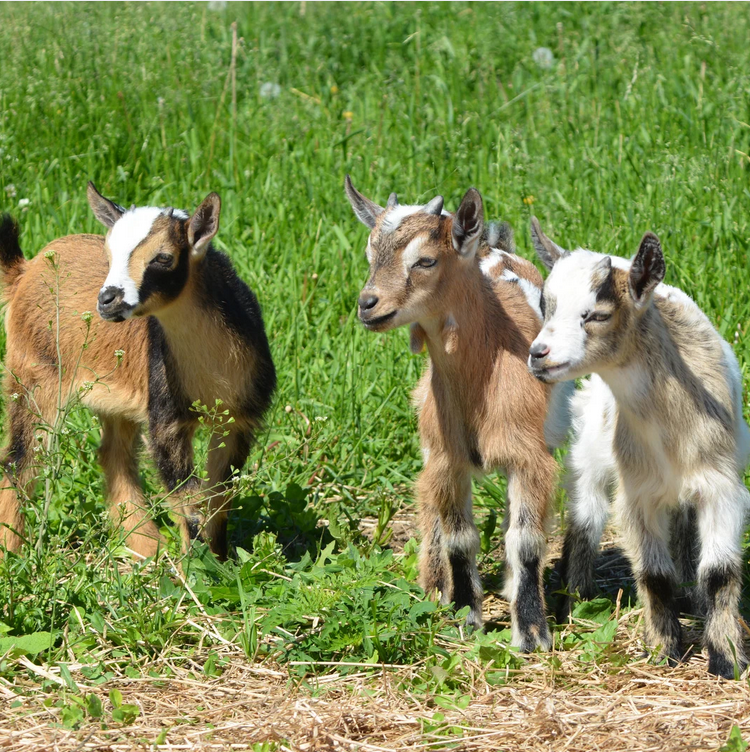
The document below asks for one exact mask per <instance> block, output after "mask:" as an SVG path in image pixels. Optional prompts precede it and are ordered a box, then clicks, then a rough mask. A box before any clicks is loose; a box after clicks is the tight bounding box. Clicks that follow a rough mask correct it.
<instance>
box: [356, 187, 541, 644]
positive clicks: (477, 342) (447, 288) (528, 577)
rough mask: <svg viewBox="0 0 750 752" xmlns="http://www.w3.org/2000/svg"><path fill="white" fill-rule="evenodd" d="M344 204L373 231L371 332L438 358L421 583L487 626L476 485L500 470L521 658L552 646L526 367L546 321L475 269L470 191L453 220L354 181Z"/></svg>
mask: <svg viewBox="0 0 750 752" xmlns="http://www.w3.org/2000/svg"><path fill="white" fill-rule="evenodd" d="M347 194H348V196H349V200H350V202H351V203H352V206H353V208H354V210H355V213H356V214H357V216H358V217H359V218H360V220H361V221H363V222H364V223H365V224H367V225H368V226H369V227H371V230H372V232H371V234H370V238H369V241H368V258H369V261H370V278H369V280H368V282H367V284H366V285H365V287H364V289H363V290H362V294H361V296H360V309H359V316H360V319H361V321H362V323H363V324H364V325H365V326H366V327H367V328H368V329H370V330H373V331H385V330H387V329H391V328H394V327H396V326H399V325H403V324H410V325H411V326H412V349H415V350H419V349H421V344H422V342H424V343H426V345H427V349H428V351H429V355H430V361H429V364H428V366H427V368H426V370H425V373H424V375H423V376H422V378H421V380H420V382H419V384H418V386H417V388H416V390H415V392H414V401H415V404H416V407H417V410H418V412H419V433H420V439H421V445H422V451H423V454H424V469H423V471H422V473H421V474H420V476H419V479H418V481H417V486H416V490H417V497H418V503H419V512H420V528H421V532H422V545H421V551H420V582H421V584H422V586H423V587H424V589H425V590H426V591H427V592H430V593H431V592H434V591H439V592H440V594H441V598H442V600H443V601H444V602H451V601H453V602H454V603H455V605H456V607H457V608H460V607H463V606H469V607H470V614H469V617H468V623H469V624H472V625H474V626H479V625H481V623H482V616H481V609H482V588H481V583H480V580H479V574H478V571H477V567H476V554H477V552H478V549H479V535H478V532H477V529H476V526H475V525H474V521H473V515H472V505H471V480H472V476H473V475H476V474H483V473H488V472H491V471H493V470H495V469H500V470H503V471H504V472H505V473H506V474H507V476H508V490H509V492H508V501H507V505H508V506H507V510H506V536H505V544H506V559H507V571H506V588H505V592H506V596H507V597H508V600H509V601H510V604H511V613H512V621H513V641H514V644H515V645H517V646H519V647H521V648H522V649H524V650H532V649H534V648H535V647H537V646H542V647H544V648H549V646H550V642H551V640H550V633H549V629H548V626H547V622H546V617H545V609H544V596H543V591H542V571H543V564H544V552H545V547H546V522H547V517H548V506H549V501H550V498H551V495H552V490H553V486H554V483H555V478H556V463H555V461H554V459H553V458H552V457H551V456H550V454H549V452H548V449H547V445H546V442H545V430H544V429H545V419H546V417H547V407H548V401H549V397H550V390H549V388H548V387H547V386H546V385H544V384H541V383H540V382H538V381H537V380H536V379H534V378H533V376H531V375H530V374H529V372H528V369H527V367H526V358H527V354H528V348H529V345H530V343H531V342H532V341H533V339H534V338H535V337H536V335H537V334H538V332H539V328H540V319H539V316H538V315H537V314H536V313H535V312H534V309H533V308H532V307H531V306H530V305H529V302H528V300H527V298H526V296H525V294H524V292H523V291H522V290H521V289H520V287H519V285H518V284H515V283H514V282H512V281H508V280H507V279H503V277H502V269H500V270H495V273H494V274H492V275H491V276H488V275H485V274H484V273H483V272H482V270H481V269H480V263H479V261H478V259H482V258H485V257H486V256H487V254H488V253H489V250H488V249H487V248H485V247H483V246H482V245H481V240H480V239H481V237H482V225H483V208H482V201H481V197H480V196H479V194H478V193H477V192H476V191H474V190H473V189H472V190H470V191H469V192H468V193H467V195H466V197H465V198H464V200H463V202H462V204H461V207H460V208H459V210H458V212H457V213H456V215H455V216H453V215H449V214H446V213H444V212H442V199H441V200H440V201H437V200H433V202H430V204H428V205H427V206H426V207H401V206H399V205H398V203H397V202H394V198H393V197H392V198H391V199H389V204H388V207H386V208H385V209H383V208H381V207H378V206H377V205H376V204H374V203H373V202H371V201H370V200H369V199H366V198H365V197H364V196H362V195H361V194H359V193H358V192H356V191H355V189H354V188H353V186H352V185H351V183H350V182H349V181H348V179H347ZM500 262H502V259H500ZM508 262H509V265H510V264H514V268H517V269H519V270H523V271H525V272H526V275H525V278H529V279H533V280H534V282H537V281H538V282H541V278H540V276H539V273H538V272H536V270H535V269H534V270H533V272H532V271H531V270H529V269H528V267H532V268H533V265H531V264H529V263H528V262H523V261H522V260H521V259H519V258H518V257H512V258H509V259H508ZM415 332H416V337H415ZM415 340H416V341H415Z"/></svg>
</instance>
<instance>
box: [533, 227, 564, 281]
mask: <svg viewBox="0 0 750 752" xmlns="http://www.w3.org/2000/svg"><path fill="white" fill-rule="evenodd" d="M531 240H532V242H533V243H534V250H535V251H536V255H537V256H539V260H540V261H541V262H542V263H543V264H544V265H545V266H546V267H547V269H552V267H553V266H554V265H555V263H557V262H558V261H559V260H560V259H561V258H562V257H563V256H567V255H568V253H569V252H568V251H566V250H565V249H564V248H560V246H559V245H557V243H553V242H552V241H551V240H550V239H549V238H548V237H547V236H546V235H545V234H544V233H543V232H542V228H541V225H540V224H539V220H538V219H537V218H536V217H532V218H531Z"/></svg>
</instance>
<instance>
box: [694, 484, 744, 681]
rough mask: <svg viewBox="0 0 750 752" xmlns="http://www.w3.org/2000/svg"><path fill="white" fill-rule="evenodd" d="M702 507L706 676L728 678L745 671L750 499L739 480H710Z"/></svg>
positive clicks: (700, 581) (701, 576)
mask: <svg viewBox="0 0 750 752" xmlns="http://www.w3.org/2000/svg"><path fill="white" fill-rule="evenodd" d="M712 481H713V482H710V483H707V484H706V488H705V493H701V495H700V500H699V505H698V515H697V516H698V530H699V533H700V562H699V565H698V593H699V595H700V597H701V600H702V602H703V606H704V608H705V612H706V622H705V628H704V636H703V643H704V645H705V646H706V650H707V651H708V671H709V673H711V674H715V675H717V676H723V677H724V678H725V679H732V678H734V670H735V666H736V667H737V670H738V671H739V673H742V672H743V671H744V670H745V668H746V667H747V658H746V657H745V651H744V649H743V646H742V643H743V639H742V630H741V629H740V623H739V608H738V607H739V600H740V594H741V591H742V548H741V541H742V532H743V529H744V524H745V510H746V509H747V508H748V506H750V504H749V502H750V494H748V491H747V489H746V488H745V486H744V484H743V483H742V482H741V481H739V480H738V479H736V478H731V479H729V478H719V479H712Z"/></svg>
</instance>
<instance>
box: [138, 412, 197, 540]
mask: <svg viewBox="0 0 750 752" xmlns="http://www.w3.org/2000/svg"><path fill="white" fill-rule="evenodd" d="M195 429H196V422H195V421H181V422H169V423H167V422H164V423H161V422H157V421H154V420H152V421H151V424H150V437H151V441H150V444H151V451H152V453H153V457H154V461H155V462H156V466H157V468H158V469H159V474H160V475H161V477H162V480H163V481H164V485H165V486H166V487H167V490H168V491H169V499H170V504H171V506H172V511H173V512H174V514H175V516H176V517H177V526H178V529H179V531H180V538H181V540H182V547H183V551H184V552H185V553H187V551H188V549H189V547H190V540H191V539H192V538H196V537H197V536H198V532H199V530H200V528H201V524H202V519H201V516H200V513H199V510H198V497H199V496H200V486H201V484H200V481H199V480H198V478H197V477H196V475H195V470H194V467H193V435H194V434H195Z"/></svg>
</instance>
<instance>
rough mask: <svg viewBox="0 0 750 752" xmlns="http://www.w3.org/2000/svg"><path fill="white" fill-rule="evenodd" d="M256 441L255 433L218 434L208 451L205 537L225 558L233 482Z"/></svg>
mask: <svg viewBox="0 0 750 752" xmlns="http://www.w3.org/2000/svg"><path fill="white" fill-rule="evenodd" d="M252 442H253V433H252V431H250V430H248V429H245V430H242V429H234V430H232V431H230V432H229V434H228V435H227V436H219V435H217V434H214V435H213V436H212V437H211V443H210V446H209V450H208V482H207V484H206V486H205V489H204V497H205V499H206V501H207V512H206V519H205V522H204V526H203V532H202V537H203V539H204V540H205V541H206V542H207V543H208V545H209V546H210V547H211V550H212V551H213V552H214V553H215V554H216V555H217V556H218V557H219V558H220V559H221V560H224V559H226V558H227V553H228V548H227V514H228V512H229V509H230V508H231V498H230V497H229V491H230V489H229V481H230V480H231V478H232V475H233V474H234V473H235V472H239V471H240V470H242V467H243V466H244V464H245V461H246V460H247V455H248V454H249V452H250V446H251V444H252Z"/></svg>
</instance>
